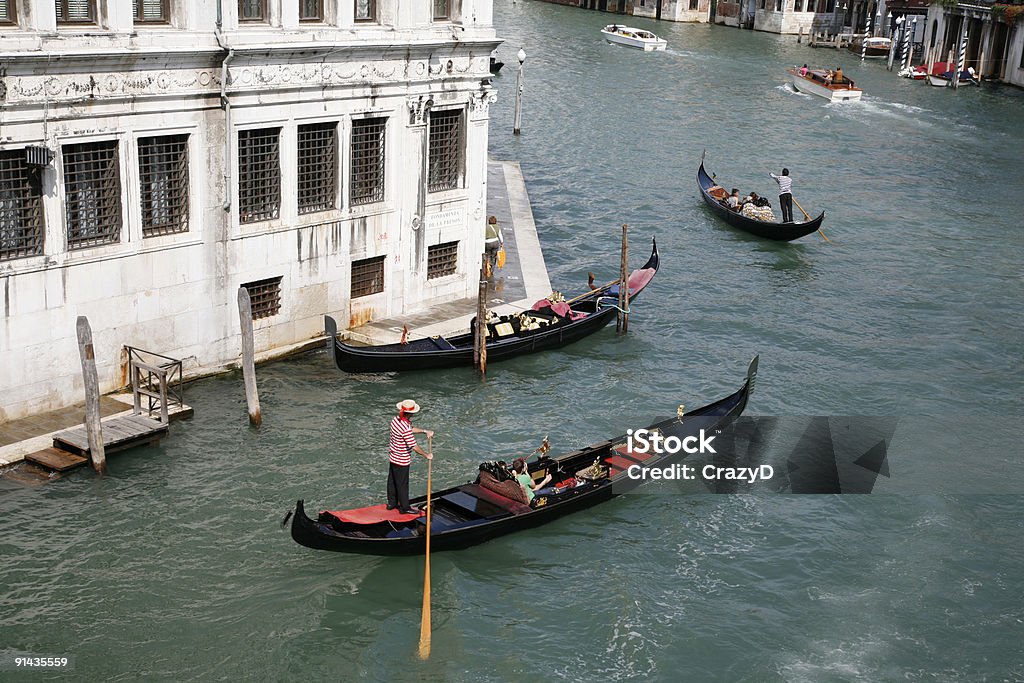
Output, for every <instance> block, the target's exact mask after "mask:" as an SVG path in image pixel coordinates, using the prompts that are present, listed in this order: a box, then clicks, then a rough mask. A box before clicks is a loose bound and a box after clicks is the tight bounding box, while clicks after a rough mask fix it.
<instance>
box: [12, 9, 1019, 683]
mask: <svg viewBox="0 0 1024 683" xmlns="http://www.w3.org/2000/svg"><path fill="white" fill-rule="evenodd" d="M495 5H496V7H495V14H496V17H495V22H496V24H497V26H498V29H499V34H500V35H501V36H502V37H504V38H505V39H507V41H508V42H507V43H506V44H505V45H503V46H502V47H501V48H500V50H499V52H500V56H501V57H502V59H503V60H504V61H505V62H506V66H505V70H504V71H503V72H502V73H501V75H500V76H499V77H497V78H495V79H494V85H495V87H496V89H497V90H498V92H499V96H500V100H499V102H498V103H497V104H496V105H494V107H493V109H492V112H493V120H492V129H491V130H492V133H491V135H492V145H491V148H492V149H491V151H492V154H493V155H494V156H495V157H497V158H502V159H515V160H518V161H520V162H521V163H522V167H523V171H524V174H525V177H526V181H527V186H528V189H529V192H530V195H531V200H532V202H533V208H534V212H535V216H536V219H537V224H538V229H539V232H540V236H541V240H542V245H543V247H544V250H545V255H546V257H547V260H548V266H549V269H550V272H551V280H552V282H553V283H554V285H555V286H556V287H558V288H560V289H562V290H563V291H567V292H571V291H575V290H576V289H577V288H579V287H581V286H582V285H583V284H584V283H585V281H586V280H585V278H586V273H587V271H588V270H592V271H594V272H595V274H596V275H597V276H598V279H603V280H608V279H611V277H613V276H614V268H615V266H616V264H617V261H618V258H617V249H618V235H619V232H620V231H619V226H620V225H621V224H622V223H628V224H629V225H630V226H631V235H632V245H633V253H634V255H635V258H639V255H640V254H642V253H645V252H646V249H647V245H648V241H647V240H648V239H649V237H650V236H655V235H656V236H657V238H658V244H659V247H660V249H661V252H662V256H663V264H664V265H663V268H662V271H661V273H660V274H659V275H658V278H657V279H656V280H655V281H654V283H653V284H652V285H651V287H650V288H649V290H648V291H647V292H645V295H644V297H643V299H642V300H641V301H639V302H637V304H636V306H635V308H634V316H633V319H632V320H631V323H630V332H629V335H628V336H626V337H622V338H619V337H616V336H615V332H614V328H610V329H607V330H605V331H603V332H602V333H599V334H597V335H595V336H594V337H591V338H589V339H587V340H584V341H582V342H580V343H578V344H576V345H574V346H572V347H569V348H567V349H565V350H563V351H558V352H551V353H547V354H543V355H539V356H535V357H527V358H522V359H519V360H515V361H512V362H507V363H503V364H496V365H493V366H492V367H491V368H490V372H489V374H488V378H487V381H486V382H481V381H479V380H478V379H477V378H475V377H474V375H473V374H472V373H471V372H469V371H448V372H426V373H419V374H411V375H407V376H400V377H399V376H381V377H361V376H344V375H342V374H340V373H339V372H337V371H336V370H334V369H333V368H332V367H331V365H330V361H329V360H328V359H327V356H326V355H325V354H323V353H313V354H309V355H307V356H304V357H301V358H298V359H293V360H289V361H285V362H279V363H275V364H272V365H269V366H266V367H262V368H260V370H259V378H260V388H261V398H262V402H263V410H264V416H265V423H264V425H263V427H262V428H261V429H260V430H259V431H254V430H250V429H249V428H248V426H247V424H246V420H245V403H244V394H243V388H242V381H241V377H240V376H238V375H232V376H226V377H221V378H216V379H210V380H205V381H202V382H198V383H195V384H192V385H190V386H188V387H187V391H186V399H187V401H188V402H189V403H190V404H191V405H193V406H194V407H195V410H196V415H195V417H194V418H193V419H191V420H189V421H186V422H182V423H178V424H175V425H174V426H173V427H172V430H171V437H170V438H168V439H166V440H165V441H164V442H163V443H162V444H161V445H160V446H159V447H157V448H150V449H139V450H136V451H131V452H128V453H125V454H120V455H117V456H115V457H114V458H113V459H112V460H111V463H110V464H111V473H110V475H109V476H107V477H105V478H102V479H101V478H98V477H96V476H94V475H92V474H91V473H89V472H83V471H79V472H77V473H75V474H73V475H72V476H69V477H67V478H66V479H63V480H61V481H58V482H54V483H50V484H47V485H45V486H42V487H37V488H25V487H21V486H18V485H13V484H10V483H0V557H2V564H0V586H3V592H2V594H0V653H2V656H3V657H4V660H3V662H0V667H5V668H3V669H0V679H2V680H8V679H9V680H36V679H40V678H42V677H43V676H42V675H39V674H25V673H18V672H16V671H12V670H11V668H10V664H11V660H12V658H13V657H14V655H15V654H17V653H33V654H39V655H66V656H70V657H72V658H73V660H74V669H73V670H72V671H69V672H66V673H65V674H63V676H64V677H66V678H69V679H70V678H75V679H81V680H111V681H120V680H139V679H166V680H175V681H184V680H303V681H321V680H323V681H337V680H356V679H363V680H371V681H395V680H412V679H427V680H453V681H506V680H523V679H534V680H572V681H575V680H626V679H630V678H633V677H637V676H647V677H651V678H654V679H659V680H747V681H782V680H786V681H852V680H868V681H882V680H912V681H960V680H963V681H975V680H1020V679H1022V678H1024V648H1022V639H1021V633H1022V624H1024V599H1022V598H1024V571H1022V570H1024V498H1022V496H1021V493H1022V492H1024V484H1022V483H1021V475H1020V472H1019V466H1018V465H1017V461H1018V459H1019V455H1020V454H1019V447H1018V452H1016V453H1014V452H1012V448H1013V447H1012V446H1011V447H1008V449H1007V450H1005V451H1001V452H999V453H995V454H992V453H989V454H988V455H986V457H982V456H981V455H979V453H983V452H986V451H991V450H992V443H986V441H985V430H984V429H979V425H983V424H995V425H999V426H1000V427H1001V428H1002V429H1003V430H1004V434H1003V436H1004V437H1006V436H1007V434H1006V433H1005V432H1006V431H1007V430H1008V431H1009V438H1006V439H1003V440H1002V441H1000V443H1003V442H1005V441H1010V442H1012V441H1013V440H1014V438H1019V419H1020V416H1021V414H1022V413H1024V410H1022V400H1021V397H1020V388H1021V370H1022V359H1024V340H1022V334H1021V323H1020V320H1021V315H1022V312H1024V304H1022V296H1021V295H1022V293H1024V292H1022V285H1021V263H1022V260H1024V259H1022V257H1024V240H1022V236H1021V218H1020V200H1021V197H1022V196H1024V192H1022V190H1024V181H1022V176H1021V171H1022V164H1021V159H1022V158H1024V134H1022V131H1021V128H1020V121H1021V111H1022V110H1021V107H1022V105H1024V93H1022V92H1020V91H1016V90H1012V89H1008V88H1001V87H985V88H982V89H980V90H979V89H974V90H964V91H960V92H947V91H944V90H939V89H934V88H928V87H926V86H924V85H922V84H920V83H913V82H910V81H905V80H900V79H898V78H896V77H895V76H893V75H892V74H890V73H889V72H887V71H886V70H885V69H884V66H883V65H881V64H879V63H875V62H869V63H867V64H861V63H860V61H859V60H858V59H856V58H854V57H852V56H851V55H848V54H847V53H844V52H841V53H837V52H835V51H832V50H817V51H815V50H812V49H810V48H807V47H806V46H798V45H796V44H795V40H794V39H793V38H790V37H786V38H781V37H779V36H774V35H767V34H757V33H752V32H747V31H737V30H735V29H725V28H721V27H708V26H685V25H679V26H675V25H670V24H655V23H653V22H645V21H643V20H631V23H634V24H638V25H642V26H646V27H650V28H653V29H654V30H655V31H657V32H658V33H659V34H660V35H661V36H662V37H664V38H666V39H667V40H668V42H669V46H670V47H669V50H668V51H667V52H665V53H662V54H641V53H638V52H633V51H630V50H626V49H623V48H617V47H612V46H608V45H605V44H604V43H602V42H601V40H600V38H599V34H598V30H599V29H600V27H601V26H602V25H604V24H605V23H607V22H609V21H611V20H612V18H611V17H609V16H608V15H602V14H598V13H594V12H587V11H582V10H577V9H571V8H564V7H560V6H555V5H549V4H545V3H539V2H523V1H520V2H517V3H514V4H513V3H510V2H508V0H497V2H496V3H495ZM520 46H523V47H525V49H526V52H527V55H528V57H527V62H526V69H525V86H524V87H525V106H524V117H523V134H522V135H521V136H519V137H514V136H512V135H511V128H512V120H511V119H512V114H511V112H512V102H513V94H514V88H515V68H514V66H515V56H514V55H515V52H516V50H518V48H519V47H520ZM804 62H808V63H809V64H811V65H812V66H814V65H822V66H831V67H833V68H834V67H835V66H838V65H842V66H843V69H844V71H845V72H846V73H847V74H848V75H850V76H851V77H852V78H854V79H855V80H856V81H857V83H858V85H861V86H863V87H864V89H865V92H866V95H865V97H864V100H863V101H862V102H860V103H845V104H837V105H830V104H828V103H826V102H825V101H824V100H820V99H817V98H813V97H809V96H805V95H800V94H796V93H794V92H792V91H791V90H790V88H789V87H787V86H786V85H785V76H784V73H783V67H785V66H788V65H793V64H802V63H804ZM704 149H706V150H707V154H708V167H709V168H710V169H711V170H713V171H715V172H717V173H718V174H719V178H720V179H721V180H722V182H723V184H725V185H726V186H728V187H732V186H735V187H739V188H740V189H741V190H743V191H748V190H755V191H758V192H759V193H762V194H766V195H768V196H772V197H774V193H773V192H772V190H773V188H774V184H773V183H772V181H771V180H770V178H768V171H769V170H775V171H776V172H777V171H778V169H779V168H781V166H783V165H786V166H788V167H789V168H790V169H791V170H792V173H793V175H794V178H795V183H794V194H795V197H796V199H797V201H798V202H800V204H801V205H802V206H803V207H804V208H805V209H807V210H808V211H809V212H812V213H817V212H818V211H820V210H822V209H824V210H825V211H827V212H828V217H827V219H826V222H825V226H824V227H825V230H826V232H827V234H828V235H829V237H830V238H831V240H832V242H831V243H829V244H826V243H824V242H823V241H822V240H821V239H820V238H819V237H817V236H812V237H808V238H805V239H803V240H801V241H799V242H797V243H793V244H788V245H785V244H782V245H780V244H773V243H768V242H765V241H761V240H758V239H755V238H752V237H748V236H745V235H743V234H741V233H738V232H736V231H734V230H732V229H731V228H729V227H727V226H724V225H722V224H721V223H719V222H718V220H717V219H716V218H715V217H714V216H712V215H710V214H709V213H708V212H707V211H706V209H705V208H704V207H703V206H702V203H701V200H700V198H699V195H698V193H697V190H696V187H695V181H694V175H695V173H696V169H697V165H698V163H699V160H700V155H701V152H702V151H703V150H704ZM755 353H760V354H761V371H760V375H759V380H758V386H757V391H756V393H755V394H754V396H753V399H752V401H751V404H750V406H749V409H748V413H749V414H754V415H764V416H769V415H783V416H810V415H877V416H888V417H897V418H901V419H902V418H906V417H910V416H928V417H930V418H931V419H932V420H934V421H936V422H937V423H938V424H939V425H940V428H939V429H938V430H937V433H933V434H931V435H930V436H931V437H932V438H931V439H930V440H929V439H927V438H922V439H921V440H914V439H908V440H904V445H903V447H902V448H901V449H900V450H899V452H891V453H890V456H891V459H890V474H891V482H894V483H899V484H900V485H901V486H902V489H901V492H897V493H888V494H879V493H876V494H873V495H866V496H810V495H803V496H799V495H796V496H780V495H773V494H758V495H711V494H701V493H699V492H698V491H696V490H695V491H692V492H690V493H689V494H687V495H633V496H624V497H622V498H619V499H616V500H615V501H612V502H610V503H607V504H605V505H603V506H599V507H597V508H594V509H593V510H592V512H590V513H585V514H579V515H575V516H570V517H568V518H564V519H562V520H560V521H557V522H555V523H552V524H550V525H547V526H545V527H542V528H540V529H537V530H533V531H529V532H524V533H520V534H516V535H512V536H508V537H505V538H502V539H498V540H495V541H491V542H489V543H486V544H484V545H481V546H478V547H476V548H473V549H470V550H466V551H462V552H458V553H442V554H438V555H436V556H435V557H434V559H433V565H432V577H433V596H434V602H433V616H434V632H433V656H432V657H431V659H430V660H429V661H428V662H425V663H421V662H419V661H418V660H417V659H416V656H415V653H416V644H417V640H418V631H419V609H420V596H421V593H420V591H421V586H422V563H421V561H420V560H416V559H404V558H398V559H384V558H372V557H358V556H346V555H339V554H334V553H326V552H317V551H312V550H308V549H305V548H302V547H300V546H298V545H296V544H295V543H293V542H292V541H291V539H290V537H289V536H288V534H287V531H286V530H283V529H282V528H281V527H280V526H279V522H280V521H281V518H282V517H283V516H284V513H285V512H286V511H287V510H288V509H289V508H290V507H291V506H293V505H294V502H295V500H296V499H298V498H305V499H306V500H307V501H309V505H310V507H312V508H324V507H330V508H337V507H340V506H343V505H358V504H371V503H374V502H378V501H380V500H381V496H382V495H383V491H384V480H385V476H386V457H385V454H384V450H383V446H384V443H385V439H386V433H385V429H386V425H387V421H388V420H389V418H390V416H391V414H392V413H391V411H392V408H393V405H394V403H395V402H396V401H398V400H400V399H403V398H407V397H412V398H416V399H417V400H418V401H419V402H420V403H422V404H423V405H424V406H425V407H426V409H425V411H424V414H423V416H422V419H421V424H422V425H423V426H427V427H430V428H432V429H434V430H436V431H437V432H438V436H437V438H436V440H435V451H436V452H437V456H438V457H437V459H436V461H435V467H434V481H435V482H437V483H439V484H449V483H457V482H461V481H465V479H466V478H467V477H468V476H470V474H471V473H472V471H473V470H474V469H475V466H476V464H477V463H478V462H479V461H480V460H482V459H487V458H492V457H506V458H507V457H510V456H511V455H513V454H516V453H524V452H528V451H530V450H532V449H533V448H534V447H535V446H536V445H537V444H538V443H539V441H540V439H541V438H543V437H544V436H545V435H547V436H549V437H550V440H551V443H552V445H553V448H554V449H555V451H556V452H561V451H565V450H569V449H571V448H573V447H577V446H580V445H583V444H587V443H591V442H595V441H598V440H601V439H603V438H606V437H608V436H612V435H614V434H618V433H621V432H623V431H624V430H625V429H626V428H627V427H637V426H641V425H642V424H644V423H646V422H647V421H648V420H649V418H652V417H654V416H657V415H664V414H668V413H672V412H674V410H675V407H676V405H678V404H679V403H685V404H686V405H687V406H697V405H700V404H702V403H704V402H708V401H711V400H713V399H716V398H719V397H721V396H724V395H726V394H727V393H729V392H731V391H733V390H734V389H735V388H736V387H738V386H739V383H740V382H741V380H742V377H743V372H744V369H745V366H746V362H747V361H748V360H749V358H750V357H751V356H752V355H754V354H755ZM943 424H948V425H950V428H949V432H950V433H948V434H945V433H942V429H941V425H943ZM959 426H963V428H964V429H967V430H973V434H974V436H972V438H970V439H963V440H961V441H960V443H959V446H958V447H959V448H960V451H959V457H955V458H948V459H946V460H944V461H943V462H944V463H945V465H944V467H945V471H940V472H938V473H935V472H933V473H932V474H933V475H934V477H935V480H936V482H938V483H937V484H936V485H935V486H932V485H931V484H928V485H917V486H915V485H914V482H912V481H908V479H911V478H912V477H913V473H914V472H915V471H918V470H919V469H920V468H921V467H922V466H923V465H926V464H928V463H929V462H930V460H931V458H932V457H933V455H934V453H933V451H932V448H931V447H930V446H928V445H927V444H929V443H932V442H942V441H944V440H946V439H947V437H948V439H949V440H955V439H957V437H958V434H957V433H954V432H958V431H959ZM1018 443H1019V441H1018ZM978 473H982V474H985V475H987V476H986V477H982V478H981V480H980V483H977V482H975V483H974V484H973V485H972V486H970V487H966V488H958V482H961V481H963V480H964V478H966V477H968V476H970V477H977V476H978ZM424 477H425V471H424V470H423V468H422V466H421V465H419V464H418V465H417V467H416V468H415V470H414V472H413V488H414V490H422V486H423V483H424ZM939 480H942V481H941V482H939ZM996 482H997V483H998V485H997V484H996ZM887 483H888V482H887ZM939 483H941V485H939ZM986 487H989V488H986ZM51 677H55V678H59V677H61V674H57V675H52V676H51Z"/></svg>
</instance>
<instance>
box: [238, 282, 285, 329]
mask: <svg viewBox="0 0 1024 683" xmlns="http://www.w3.org/2000/svg"><path fill="white" fill-rule="evenodd" d="M242 286H243V287H245V289H246V291H248V292H249V310H250V311H252V319H253V320H259V319H260V318H269V317H270V316H272V315H277V314H278V312H279V311H280V310H281V276H280V275H279V276H277V277H271V278H267V279H266V280H257V281H256V282H247V283H245V284H243V285H242Z"/></svg>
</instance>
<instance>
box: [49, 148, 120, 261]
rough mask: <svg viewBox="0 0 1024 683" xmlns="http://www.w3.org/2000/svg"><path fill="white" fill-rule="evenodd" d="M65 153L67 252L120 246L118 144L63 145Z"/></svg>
mask: <svg viewBox="0 0 1024 683" xmlns="http://www.w3.org/2000/svg"><path fill="white" fill-rule="evenodd" d="M62 152H63V157H64V212H65V218H66V222H67V230H68V249H82V248H84V247H91V246H95V245H98V244H112V243H116V242H120V241H121V174H120V171H119V169H118V154H117V141H116V140H105V141H103V142H86V143H81V144H74V145H64V147H63V148H62Z"/></svg>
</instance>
